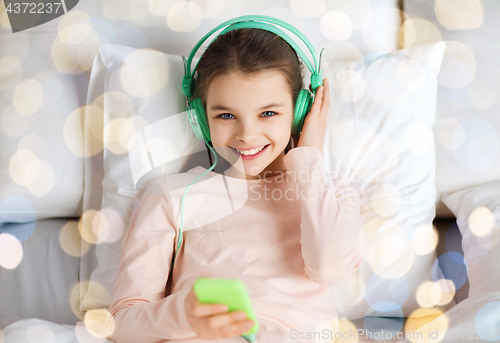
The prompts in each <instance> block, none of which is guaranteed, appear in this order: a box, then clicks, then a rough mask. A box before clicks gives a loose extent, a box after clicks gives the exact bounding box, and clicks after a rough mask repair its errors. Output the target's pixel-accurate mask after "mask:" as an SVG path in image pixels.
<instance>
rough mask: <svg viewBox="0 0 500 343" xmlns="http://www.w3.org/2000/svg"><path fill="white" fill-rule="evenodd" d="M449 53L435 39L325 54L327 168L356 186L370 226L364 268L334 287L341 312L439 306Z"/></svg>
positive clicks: (394, 312) (405, 312) (404, 312)
mask: <svg viewBox="0 0 500 343" xmlns="http://www.w3.org/2000/svg"><path fill="white" fill-rule="evenodd" d="M444 50H445V42H438V43H433V44H427V45H423V46H418V47H414V48H412V49H405V50H398V51H395V52H393V53H391V54H370V55H368V56H365V57H364V58H363V59H362V60H360V61H357V62H350V63H339V62H329V52H328V51H325V52H324V54H323V58H324V59H325V62H326V63H325V71H324V72H323V73H324V76H327V77H328V78H329V80H331V84H332V85H333V89H332V98H331V100H332V101H331V102H330V103H331V105H330V106H331V107H330V116H329V119H328V126H327V130H326V134H325V141H324V146H323V157H324V161H325V166H326V168H327V170H328V171H329V172H330V173H332V174H340V175H342V176H344V178H345V180H346V181H347V182H348V183H349V185H350V186H352V187H354V188H356V189H357V190H358V192H359V193H360V195H361V197H362V207H361V212H362V217H363V224H364V229H363V232H362V235H361V237H360V238H359V244H360V251H361V255H362V257H363V260H362V264H361V266H360V268H359V269H358V270H357V271H356V273H354V274H353V275H351V276H350V277H348V278H347V279H346V280H345V281H343V282H341V283H340V284H338V285H336V286H335V287H336V288H337V292H336V303H337V306H338V311H339V318H345V319H356V318H361V317H364V316H391V317H400V316H405V317H408V316H410V315H411V314H412V312H413V311H415V310H417V309H418V308H419V307H432V305H434V304H438V302H435V303H434V304H433V303H431V302H429V299H430V290H431V288H430V286H431V285H432V284H434V283H435V282H438V280H439V279H442V278H443V274H442V273H441V270H440V269H439V267H438V265H437V263H436V254H435V247H436V243H437V235H436V232H435V228H433V226H432V221H433V219H434V217H435V206H434V202H435V197H436V188H435V184H434V175H435V174H434V173H435V152H434V141H433V135H432V125H433V123H434V116H435V105H436V91H437V80H436V75H437V73H438V72H439V68H440V65H441V60H442V58H443V53H444ZM441 282H443V281H440V283H441ZM417 292H418V296H417ZM440 305H443V306H441V307H442V308H443V309H444V308H447V307H449V306H453V305H454V301H452V302H451V303H447V304H440Z"/></svg>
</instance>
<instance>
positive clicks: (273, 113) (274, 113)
mask: <svg viewBox="0 0 500 343" xmlns="http://www.w3.org/2000/svg"><path fill="white" fill-rule="evenodd" d="M264 113H272V115H270V116H264V117H273V116H274V115H276V112H273V111H265V112H264Z"/></svg>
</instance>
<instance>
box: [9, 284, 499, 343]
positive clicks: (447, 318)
mask: <svg viewBox="0 0 500 343" xmlns="http://www.w3.org/2000/svg"><path fill="white" fill-rule="evenodd" d="M398 323H399V324H398ZM423 323H427V324H425V325H423V326H421V327H420V328H418V327H419V326H420V325H422V324H423ZM260 324H262V325H261V328H262V330H260V331H259V333H258V334H257V335H256V338H257V342H266V343H268V342H269V343H282V342H283V343H284V342H289V343H292V342H294V343H298V342H335V340H332V339H331V338H334V337H331V335H330V334H325V333H324V332H321V331H318V332H317V336H316V338H319V339H316V340H314V339H312V340H307V339H306V337H304V335H306V334H307V333H284V332H280V333H278V332H277V331H276V330H275V329H276V327H275V325H273V323H270V322H267V323H260ZM351 324H353V325H351ZM347 327H349V328H348V329H346V328H347ZM417 328H418V332H421V333H422V334H421V336H420V337H421V339H419V338H418V336H416V335H415V334H414V335H413V336H409V335H410V333H409V332H410V329H412V330H416V329H417ZM339 329H340V331H339V334H343V335H344V339H341V340H340V341H344V342H346V341H353V342H355V341H356V339H357V342H358V343H365V342H373V339H375V337H376V335H377V333H378V337H379V339H376V341H379V342H384V341H390V342H400V343H409V342H412V343H417V342H420V343H423V342H426V343H427V342H441V343H451V342H468V341H474V342H491V341H500V292H490V293H483V294H481V295H477V296H474V297H471V298H468V299H465V300H463V301H462V302H460V303H459V304H457V305H455V306H454V307H453V308H451V309H450V310H449V311H448V312H446V313H445V314H443V315H440V316H437V317H436V318H435V319H433V320H429V319H425V318H423V319H420V320H413V321H412V320H409V319H405V320H404V321H403V320H402V319H401V318H382V317H365V318H363V319H361V320H358V321H353V322H351V323H349V325H348V326H345V325H342V322H341V325H340V327H339ZM405 329H406V335H407V336H408V337H411V338H404V337H405ZM382 332H383V334H382ZM2 333H3V342H2V338H1V334H0V342H2V343H49V342H50V343H53V342H54V343H108V342H111V341H109V340H108V339H105V338H104V337H99V336H96V335H94V334H92V333H91V332H89V331H88V330H87V329H86V328H85V327H84V326H83V322H79V323H77V325H76V326H75V325H67V324H64V325H63V324H56V323H53V322H49V321H45V320H41V319H35V318H31V319H23V320H19V321H17V322H14V323H12V324H10V325H8V326H7V327H5V328H4V329H3V331H2ZM398 333H399V334H398ZM310 334H314V333H310ZM349 335H350V336H351V337H349ZM367 335H372V338H373V339H369V337H367ZM429 335H431V337H429ZM353 336H354V337H353ZM390 336H392V337H393V338H392V339H386V338H389V337H390ZM301 337H303V339H301ZM338 338H341V336H338ZM349 338H351V340H349ZM353 338H354V340H352V339H353ZM382 338H384V339H382ZM400 338H401V339H400ZM337 341H339V340H337ZM169 342H179V343H181V342H182V343H203V342H208V341H206V340H201V339H188V340H182V341H169ZM213 342H215V341H213ZM218 342H224V343H238V342H240V343H243V342H246V340H244V339H243V338H241V337H238V338H234V337H233V338H228V339H225V340H218Z"/></svg>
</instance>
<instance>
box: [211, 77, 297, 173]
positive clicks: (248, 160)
mask: <svg viewBox="0 0 500 343" xmlns="http://www.w3.org/2000/svg"><path fill="white" fill-rule="evenodd" d="M206 99H207V101H206V112H207V118H208V125H209V127H210V134H211V139H212V144H213V146H214V148H215V150H216V151H217V152H218V153H219V154H220V155H221V156H223V157H224V158H225V159H226V160H227V161H234V160H235V157H236V158H238V157H239V156H240V153H239V152H237V150H236V149H238V150H240V151H241V150H247V151H250V150H251V149H254V148H257V149H260V148H261V147H265V148H264V149H263V150H262V151H260V152H258V153H255V154H253V155H249V156H246V155H244V154H242V155H241V160H242V165H243V170H242V168H241V163H237V164H234V165H233V168H232V170H231V171H229V174H230V175H231V174H232V176H235V177H239V178H246V179H257V178H264V177H269V176H272V175H275V174H276V173H278V172H282V171H285V170H286V168H285V165H284V163H283V157H284V156H285V152H284V150H285V148H286V147H287V145H288V143H289V141H290V136H291V125H292V118H293V112H294V109H293V100H292V95H291V92H290V86H289V85H288V84H287V82H286V79H285V77H284V75H283V74H282V73H281V72H279V71H276V70H264V71H261V72H259V73H257V74H252V75H243V74H241V73H230V74H223V75H219V76H217V77H215V78H214V79H213V80H212V81H211V82H210V85H209V87H208V90H207V97H206ZM253 152H255V150H254V151H253ZM251 153H252V152H251ZM234 167H236V168H234Z"/></svg>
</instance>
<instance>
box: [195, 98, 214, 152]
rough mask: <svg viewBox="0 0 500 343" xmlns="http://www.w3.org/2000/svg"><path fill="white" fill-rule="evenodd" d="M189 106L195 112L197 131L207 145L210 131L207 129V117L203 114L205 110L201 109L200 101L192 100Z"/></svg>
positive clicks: (197, 99) (198, 99)
mask: <svg viewBox="0 0 500 343" xmlns="http://www.w3.org/2000/svg"><path fill="white" fill-rule="evenodd" d="M191 106H192V107H193V109H194V110H195V112H196V116H197V119H198V120H197V122H198V127H199V131H200V132H201V135H202V136H203V137H202V139H204V140H205V142H207V143H208V142H210V129H209V128H208V123H207V115H206V113H205V108H203V104H202V103H201V99H200V98H194V99H193V100H192V101H191Z"/></svg>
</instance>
